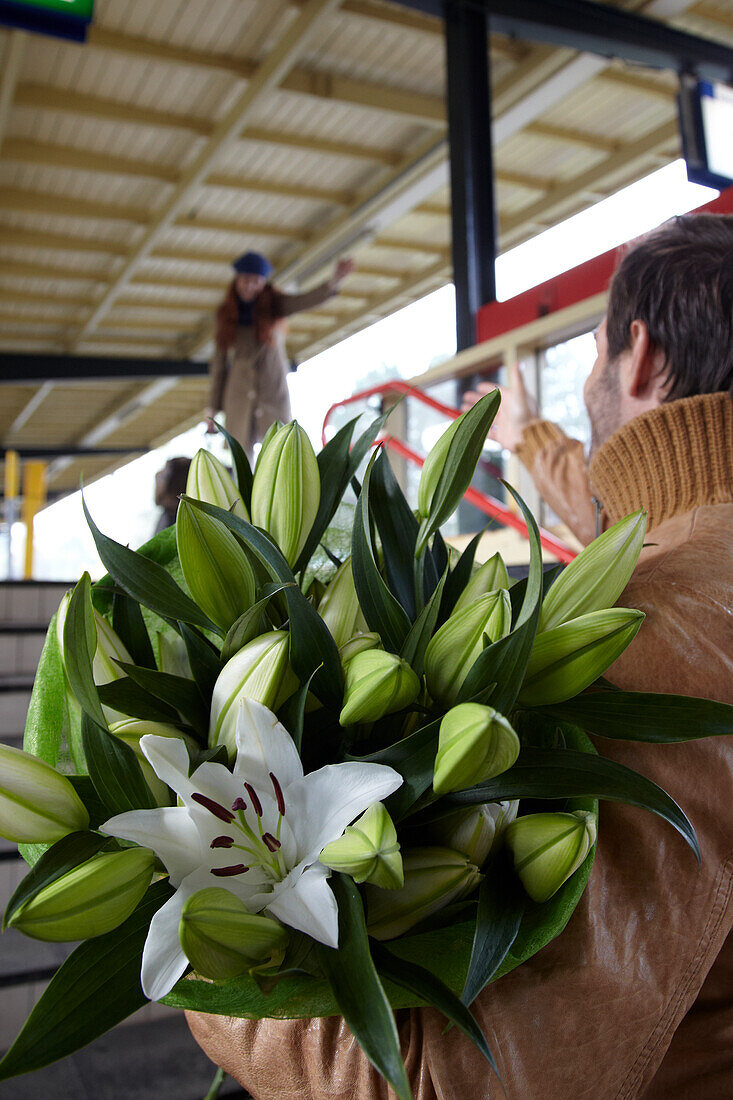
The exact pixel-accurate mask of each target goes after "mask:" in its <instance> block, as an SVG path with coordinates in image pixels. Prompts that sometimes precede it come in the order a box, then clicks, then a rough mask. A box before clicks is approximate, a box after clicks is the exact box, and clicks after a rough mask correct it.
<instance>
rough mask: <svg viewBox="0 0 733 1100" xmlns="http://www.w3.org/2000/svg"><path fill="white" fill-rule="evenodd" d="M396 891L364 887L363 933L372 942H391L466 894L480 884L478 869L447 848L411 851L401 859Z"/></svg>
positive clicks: (414, 849) (463, 857) (459, 854)
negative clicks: (400, 879) (401, 876)
mask: <svg viewBox="0 0 733 1100" xmlns="http://www.w3.org/2000/svg"><path fill="white" fill-rule="evenodd" d="M402 862H403V866H404V873H405V884H404V886H402V887H401V889H399V890H379V889H378V888H377V887H374V886H367V889H366V898H367V929H368V932H369V935H370V936H374V938H375V939H376V940H393V939H396V937H397V936H401V935H402V934H403V932H407V931H408V929H410V928H412V927H413V925H415V924H417V923H418V922H419V921H421V920H425V918H426V917H429V916H432V914H433V913H437V912H438V910H439V909H444V908H445V906H446V905H450V903H451V902H453V901H459V900H460V899H461V898H463V897H465V896H466V895H467V894H470V893H471V891H472V890H473V889H475V887H476V886H477V885H478V883H479V882H480V881H481V877H482V876H481V872H480V871H479V869H478V867H475V866H474V864H473V863H471V862H470V861H469V860H467V859H466V857H465V856H464V855H461V853H460V852H454V851H452V850H451V849H450V848H412V849H411V850H410V851H409V852H406V853H405V855H404V857H403V860H402Z"/></svg>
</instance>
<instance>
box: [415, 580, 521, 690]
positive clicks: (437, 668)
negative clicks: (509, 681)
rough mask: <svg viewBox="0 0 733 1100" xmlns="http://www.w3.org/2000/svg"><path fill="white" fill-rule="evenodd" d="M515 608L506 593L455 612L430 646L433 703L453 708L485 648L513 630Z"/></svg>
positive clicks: (428, 667) (428, 676)
mask: <svg viewBox="0 0 733 1100" xmlns="http://www.w3.org/2000/svg"><path fill="white" fill-rule="evenodd" d="M511 625H512V605H511V601H510V600H509V593H508V592H507V591H506V589H501V591H499V592H489V593H487V594H486V595H485V596H481V597H480V599H478V600H476V601H475V602H474V603H473V604H472V605H471V606H469V607H464V608H463V609H462V610H461V611H457V612H456V611H454V612H453V614H452V615H451V616H450V618H449V619H448V620H447V622H445V623H443V625H442V626H441V627H440V629H439V630H437V631H436V633H435V634H434V635H433V637H432V638H431V639H430V641H429V642H428V647H427V649H426V650H425V680H426V683H427V685H428V691H429V692H430V694H431V695H432V697H433V699H436V700H437V701H438V702H440V703H443V704H444V705H446V706H450V705H451V704H452V703H454V702H455V701H456V699H457V697H458V692H459V691H460V689H461V685H462V684H463V681H464V680H465V679H466V676H467V675H468V673H469V671H470V669H471V666H472V665H473V663H474V661H475V660H476V658H477V657H478V656H479V654H480V653H481V651H482V650H483V648H484V644H485V643H484V637H487V638H488V639H489V642H496V641H498V639H499V638H503V637H504V636H505V635H506V634H508V633H509V631H510V630H511Z"/></svg>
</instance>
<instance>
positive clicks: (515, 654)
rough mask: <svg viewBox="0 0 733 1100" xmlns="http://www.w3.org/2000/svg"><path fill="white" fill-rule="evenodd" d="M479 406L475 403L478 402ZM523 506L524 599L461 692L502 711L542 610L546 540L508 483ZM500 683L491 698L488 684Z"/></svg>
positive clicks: (519, 678) (464, 698)
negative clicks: (507, 631)
mask: <svg viewBox="0 0 733 1100" xmlns="http://www.w3.org/2000/svg"><path fill="white" fill-rule="evenodd" d="M474 407H475V406H474ZM506 487H507V489H508V490H509V492H510V493H511V494H512V496H513V497H514V499H515V500H516V502H517V504H518V505H519V507H520V508H521V509H522V512H523V514H524V519H525V522H526V524H527V531H528V533H529V554H530V558H529V573H528V574H527V582H526V585H525V588H524V595H523V597H522V603H521V606H520V608H519V613H518V615H517V619H516V622H515V624H514V626H513V628H512V630H511V633H510V634H507V636H506V637H505V638H500V639H499V641H498V642H494V643H493V645H490V646H487V647H486V649H485V650H484V651H483V652H482V653H480V654H479V656H478V657H477V658H476V660H475V662H474V664H473V665H472V667H471V669H470V671H469V673H468V675H467V676H466V679H465V680H464V681H463V684H462V686H461V690H460V692H459V694H458V702H459V703H467V702H470V701H478V698H477V697H479V698H480V700H481V702H487V701H490V702H491V706H492V707H494V709H495V710H498V711H499V712H500V713H501V714H508V713H509V711H510V710H511V708H512V707H513V705H514V703H515V701H516V698H517V695H518V694H519V690H520V688H521V686H522V682H523V680H524V674H525V671H526V669H527V663H528V661H529V655H530V653H531V652H532V644H533V642H534V638H535V634H536V633H537V623H538V622H539V618H540V612H541V610H542V544H541V543H540V532H539V529H538V527H537V524H536V522H535V519H534V516H533V515H532V513H531V512H530V510H529V508H528V507H527V505H526V504H525V503H524V501H523V500H522V498H521V497H520V496H519V494H518V493H515V491H514V489H512V487H511V485H507V486H506ZM490 683H494V684H496V687H495V688H494V690H493V691H492V692H491V695H490V696H489V697H488V700H487V699H486V698H484V695H485V688H486V686H487V685H488V684H490Z"/></svg>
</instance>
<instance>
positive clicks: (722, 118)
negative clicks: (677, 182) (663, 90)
mask: <svg viewBox="0 0 733 1100" xmlns="http://www.w3.org/2000/svg"><path fill="white" fill-rule="evenodd" d="M700 109H701V111H702V129H703V134H704V137H705V152H706V154H707V162H708V171H709V172H710V173H711V175H713V176H720V177H722V178H724V179H727V180H728V181H729V182H731V183H733V88H729V87H727V85H725V84H705V83H703V84H701V85H700Z"/></svg>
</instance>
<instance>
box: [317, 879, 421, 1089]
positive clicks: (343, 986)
mask: <svg viewBox="0 0 733 1100" xmlns="http://www.w3.org/2000/svg"><path fill="white" fill-rule="evenodd" d="M331 887H332V889H333V892H334V894H335V896H336V901H337V903H338V909H339V946H338V949H334V948H332V947H324V945H323V944H317V955H318V959H319V962H320V964H321V966H322V968H323V971H324V973H325V974H326V977H327V978H328V980H329V982H330V984H331V988H332V989H333V992H334V995H335V997H336V1001H337V1003H338V1006H339V1008H340V1010H341V1012H342V1014H343V1016H344V1019H345V1020H346V1023H347V1024H348V1026H349V1028H350V1029H351V1031H352V1032H353V1034H354V1037H355V1038H356V1040H357V1042H358V1043H359V1046H360V1047H361V1049H362V1050H363V1051H364V1053H365V1054H366V1056H367V1058H368V1059H369V1061H370V1062H371V1063H372V1065H373V1066H374V1068H375V1069H376V1070H377V1071H378V1072H379V1073H381V1074H382V1076H383V1077H384V1079H385V1080H386V1081H387V1082H388V1083H389V1084H390V1085H391V1086H392V1088H393V1089H394V1090H395V1092H396V1093H397V1095H398V1096H399V1097H400V1100H410V1096H411V1093H410V1084H409V1082H408V1080H407V1073H406V1072H405V1066H404V1063H403V1061H402V1055H401V1053H400V1041H399V1037H398V1035H397V1025H396V1024H395V1019H394V1014H393V1012H392V1009H391V1007H390V1004H389V1001H388V1000H387V996H386V994H385V992H384V989H383V988H382V983H381V982H380V980H379V975H378V974H377V971H376V968H375V966H374V962H373V961H372V956H371V954H370V953H369V939H368V937H367V931H366V924H365V921H364V907H363V905H362V902H361V897H360V896H359V891H358V890H357V888H356V886H355V885H354V883H353V882H352V881H351V879H349V878H347V877H346V876H345V875H334V876H333V878H332V879H331Z"/></svg>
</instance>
